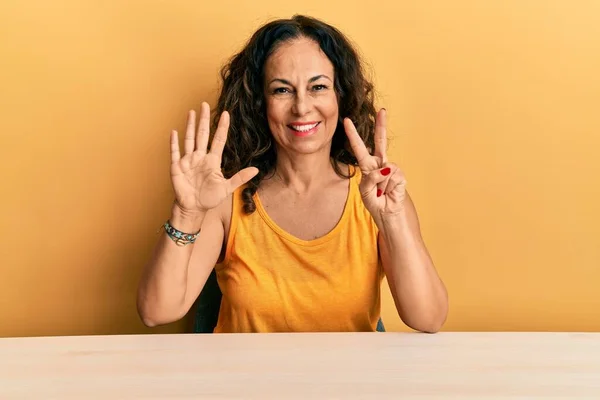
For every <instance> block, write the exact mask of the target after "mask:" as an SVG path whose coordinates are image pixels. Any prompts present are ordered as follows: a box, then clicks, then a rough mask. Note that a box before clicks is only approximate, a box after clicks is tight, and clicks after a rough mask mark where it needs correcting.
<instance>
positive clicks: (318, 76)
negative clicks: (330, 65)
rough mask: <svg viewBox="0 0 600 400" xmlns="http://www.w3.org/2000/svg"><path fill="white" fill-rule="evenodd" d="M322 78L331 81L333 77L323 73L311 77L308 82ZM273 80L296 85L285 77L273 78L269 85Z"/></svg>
mask: <svg viewBox="0 0 600 400" xmlns="http://www.w3.org/2000/svg"><path fill="white" fill-rule="evenodd" d="M321 78H325V79H329V80H330V81H331V78H329V77H328V76H327V75H323V74H321V75H317V76H313V77H312V78H310V79H309V80H308V83H313V82H314V81H317V80H319V79H321ZM273 82H281V83H283V84H285V85H290V86H294V85H292V84H291V83H290V81H287V80H285V79H281V78H275V79H272V80H271V81H270V82H269V85H270V84H271V83H273ZM332 82H333V81H332Z"/></svg>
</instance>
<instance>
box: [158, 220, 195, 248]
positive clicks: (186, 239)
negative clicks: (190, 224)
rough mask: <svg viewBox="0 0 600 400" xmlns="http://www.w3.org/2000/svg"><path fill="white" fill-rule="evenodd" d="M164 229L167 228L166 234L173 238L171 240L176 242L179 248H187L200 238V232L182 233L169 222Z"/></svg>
mask: <svg viewBox="0 0 600 400" xmlns="http://www.w3.org/2000/svg"><path fill="white" fill-rule="evenodd" d="M163 227H164V228H165V232H166V233H167V235H168V236H169V237H170V238H171V240H173V241H174V242H175V244H177V246H185V245H188V244H190V243H194V242H195V241H196V239H197V238H198V235H199V234H200V231H198V232H197V233H184V232H181V231H179V230H177V229H175V228H173V226H172V225H171V224H170V222H169V221H168V220H167V222H165V224H164V225H163Z"/></svg>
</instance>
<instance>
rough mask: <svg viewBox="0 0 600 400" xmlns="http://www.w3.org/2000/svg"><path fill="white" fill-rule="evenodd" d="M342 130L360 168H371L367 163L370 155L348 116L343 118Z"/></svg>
mask: <svg viewBox="0 0 600 400" xmlns="http://www.w3.org/2000/svg"><path fill="white" fill-rule="evenodd" d="M344 130H345V131H346V136H347V137H348V141H349V142H350V147H352V152H353V153H354V157H356V161H358V165H359V166H360V169H361V170H363V171H368V170H369V168H373V166H372V165H370V163H369V159H370V158H371V155H370V154H369V151H368V150H367V147H366V146H365V143H364V142H363V140H362V138H361V137H360V135H359V134H358V132H357V131H356V127H355V126H354V124H353V123H352V121H351V120H350V118H344Z"/></svg>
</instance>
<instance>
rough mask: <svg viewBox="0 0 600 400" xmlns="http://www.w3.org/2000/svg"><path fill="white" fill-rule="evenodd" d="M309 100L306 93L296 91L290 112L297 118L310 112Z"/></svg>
mask: <svg viewBox="0 0 600 400" xmlns="http://www.w3.org/2000/svg"><path fill="white" fill-rule="evenodd" d="M310 107H311V105H310V98H309V96H307V94H306V91H304V90H298V91H297V92H296V97H295V99H294V104H293V105H292V112H293V113H294V114H295V115H297V116H302V115H306V114H307V113H308V112H309V111H310Z"/></svg>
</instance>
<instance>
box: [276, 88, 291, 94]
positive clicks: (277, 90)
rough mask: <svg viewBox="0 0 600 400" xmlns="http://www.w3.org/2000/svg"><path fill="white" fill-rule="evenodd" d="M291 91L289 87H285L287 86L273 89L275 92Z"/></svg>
mask: <svg viewBox="0 0 600 400" xmlns="http://www.w3.org/2000/svg"><path fill="white" fill-rule="evenodd" d="M289 92H290V91H289V89H288V88H285V87H278V88H275V89H273V93H274V94H285V93H289Z"/></svg>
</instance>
